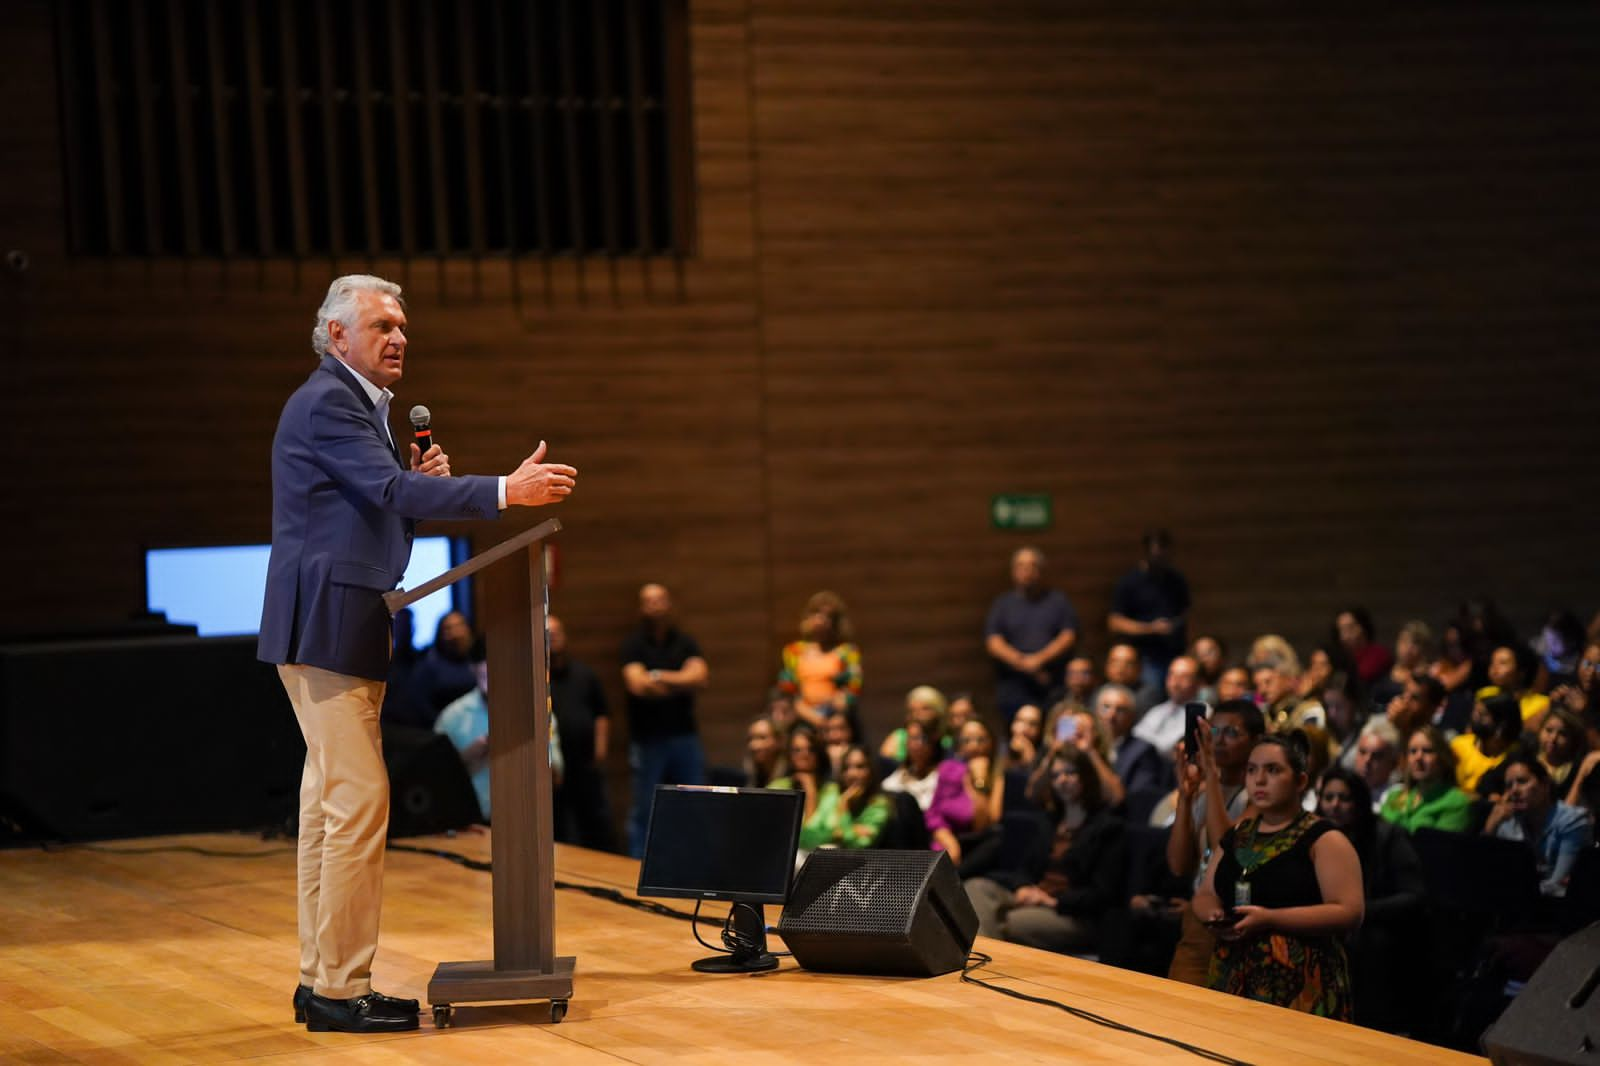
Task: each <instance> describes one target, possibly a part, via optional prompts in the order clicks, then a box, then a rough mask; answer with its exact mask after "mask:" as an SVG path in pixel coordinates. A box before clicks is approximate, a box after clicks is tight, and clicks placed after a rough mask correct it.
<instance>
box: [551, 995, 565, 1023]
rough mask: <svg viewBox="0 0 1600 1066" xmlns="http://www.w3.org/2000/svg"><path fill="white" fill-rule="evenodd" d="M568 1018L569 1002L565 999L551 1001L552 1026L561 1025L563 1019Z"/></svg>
mask: <svg viewBox="0 0 1600 1066" xmlns="http://www.w3.org/2000/svg"><path fill="white" fill-rule="evenodd" d="M566 1016H567V1001H566V1000H564V999H552V1000H551V1001H550V1024H551V1025H559V1024H560V1023H561V1019H562V1018H565V1017H566Z"/></svg>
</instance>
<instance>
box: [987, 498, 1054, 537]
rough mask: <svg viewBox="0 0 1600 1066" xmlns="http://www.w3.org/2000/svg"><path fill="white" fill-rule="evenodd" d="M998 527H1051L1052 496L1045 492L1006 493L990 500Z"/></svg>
mask: <svg viewBox="0 0 1600 1066" xmlns="http://www.w3.org/2000/svg"><path fill="white" fill-rule="evenodd" d="M989 521H991V522H993V523H994V528H996V529H1049V528H1050V497H1049V496H1048V495H1046V494H1044V493H1005V494H1003V495H999V496H996V497H995V498H994V499H993V500H991V501H990V502H989Z"/></svg>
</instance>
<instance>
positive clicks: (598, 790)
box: [549, 615, 617, 851]
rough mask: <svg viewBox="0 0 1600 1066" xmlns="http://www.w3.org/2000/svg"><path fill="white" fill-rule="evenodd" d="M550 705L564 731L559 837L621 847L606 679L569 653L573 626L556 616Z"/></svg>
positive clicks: (558, 802)
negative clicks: (610, 790)
mask: <svg viewBox="0 0 1600 1066" xmlns="http://www.w3.org/2000/svg"><path fill="white" fill-rule="evenodd" d="M549 625H550V707H551V709H552V710H553V711H555V715H556V723H557V725H558V726H559V727H560V728H559V731H560V733H561V761H562V763H563V766H564V768H563V770H562V773H561V783H560V784H559V785H557V786H556V791H555V832H556V839H557V840H559V841H561V842H562V843H563V844H581V845H582V846H583V847H586V848H595V849H598V850H600V851H614V850H616V846H617V842H616V833H615V832H614V831H613V829H612V826H611V803H610V801H609V800H608V799H607V798H606V781H605V762H606V754H607V752H608V751H609V750H610V747H611V714H610V712H609V711H608V710H607V709H606V693H605V689H603V688H602V687H601V686H600V678H599V677H598V676H596V674H595V672H594V671H593V670H591V669H589V667H588V666H587V665H585V664H584V663H581V662H579V661H578V660H576V659H574V658H572V656H571V655H569V654H568V653H567V627H566V626H564V625H562V624H561V619H559V618H557V617H556V616H555V615H551V616H550V623H549Z"/></svg>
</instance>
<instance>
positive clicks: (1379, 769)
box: [1348, 717, 1400, 813]
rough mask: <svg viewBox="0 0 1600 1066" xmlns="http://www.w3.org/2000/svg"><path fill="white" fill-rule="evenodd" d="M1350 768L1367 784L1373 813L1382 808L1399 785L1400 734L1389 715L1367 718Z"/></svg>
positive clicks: (1357, 741) (1357, 739)
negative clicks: (1391, 791) (1387, 716)
mask: <svg viewBox="0 0 1600 1066" xmlns="http://www.w3.org/2000/svg"><path fill="white" fill-rule="evenodd" d="M1348 768H1349V769H1351V770H1354V771H1355V772H1356V773H1357V774H1358V775H1359V776H1360V777H1361V780H1363V781H1365V782H1366V783H1367V791H1368V792H1370V793H1371V794H1372V810H1373V813H1377V812H1378V811H1380V810H1382V809H1383V802H1384V800H1386V799H1388V798H1389V792H1390V790H1391V789H1394V788H1398V787H1400V786H1399V777H1400V733H1399V731H1398V730H1396V729H1395V727H1394V723H1393V722H1391V721H1389V719H1387V718H1378V717H1372V718H1369V719H1367V724H1366V725H1364V726H1362V727H1361V735H1360V736H1359V737H1357V738H1356V746H1355V758H1354V759H1353V760H1352V761H1351V764H1350V766H1349V767H1348Z"/></svg>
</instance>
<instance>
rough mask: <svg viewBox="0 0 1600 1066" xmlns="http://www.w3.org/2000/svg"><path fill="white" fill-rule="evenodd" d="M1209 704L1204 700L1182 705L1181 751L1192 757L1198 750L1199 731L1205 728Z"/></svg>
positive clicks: (1191, 701)
mask: <svg viewBox="0 0 1600 1066" xmlns="http://www.w3.org/2000/svg"><path fill="white" fill-rule="evenodd" d="M1210 713H1211V704H1209V703H1207V702H1205V701H1204V700H1190V701H1189V702H1188V703H1185V704H1184V705H1183V750H1184V752H1185V753H1186V754H1188V755H1194V754H1195V753H1196V752H1198V751H1199V750H1200V730H1202V729H1205V728H1207V726H1206V716H1207V715H1209V714H1210Z"/></svg>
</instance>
